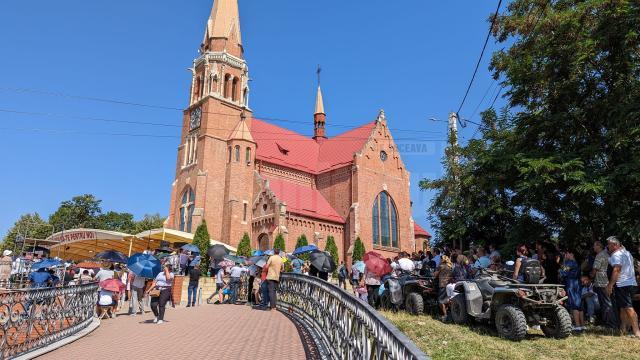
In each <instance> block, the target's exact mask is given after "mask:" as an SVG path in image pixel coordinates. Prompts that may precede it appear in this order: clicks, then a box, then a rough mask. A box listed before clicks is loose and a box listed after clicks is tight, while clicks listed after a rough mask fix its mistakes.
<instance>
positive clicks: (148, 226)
mask: <svg viewBox="0 0 640 360" xmlns="http://www.w3.org/2000/svg"><path fill="white" fill-rule="evenodd" d="M164 221H165V218H164V217H162V216H160V214H152V215H150V214H145V215H144V217H142V219H141V220H140V221H136V224H135V230H134V234H138V233H141V232H143V231H147V230H153V229H160V228H162V227H164Z"/></svg>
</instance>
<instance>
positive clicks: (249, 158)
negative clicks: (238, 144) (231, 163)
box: [245, 147, 251, 164]
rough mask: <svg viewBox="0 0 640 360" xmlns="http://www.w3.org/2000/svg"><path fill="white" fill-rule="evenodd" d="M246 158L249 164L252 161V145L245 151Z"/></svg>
mask: <svg viewBox="0 0 640 360" xmlns="http://www.w3.org/2000/svg"><path fill="white" fill-rule="evenodd" d="M245 158H246V161H247V164H250V163H251V148H250V147H247V150H246V152H245Z"/></svg>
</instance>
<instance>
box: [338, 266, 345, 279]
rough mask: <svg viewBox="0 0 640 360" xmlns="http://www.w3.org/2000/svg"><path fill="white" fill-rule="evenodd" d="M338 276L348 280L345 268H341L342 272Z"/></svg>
mask: <svg viewBox="0 0 640 360" xmlns="http://www.w3.org/2000/svg"><path fill="white" fill-rule="evenodd" d="M338 275H339V276H340V278H342V279H346V278H347V269H346V268H345V266H341V267H340V271H339V272H338Z"/></svg>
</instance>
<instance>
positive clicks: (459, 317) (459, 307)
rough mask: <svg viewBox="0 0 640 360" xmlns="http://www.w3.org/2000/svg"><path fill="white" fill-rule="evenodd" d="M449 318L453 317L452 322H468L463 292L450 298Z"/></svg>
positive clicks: (460, 323) (459, 323)
mask: <svg viewBox="0 0 640 360" xmlns="http://www.w3.org/2000/svg"><path fill="white" fill-rule="evenodd" d="M451 318H452V319H453V322H454V323H456V324H458V325H462V324H466V323H468V322H469V314H468V313H467V304H466V303H465V299H464V295H463V294H458V295H456V296H454V297H453V299H451Z"/></svg>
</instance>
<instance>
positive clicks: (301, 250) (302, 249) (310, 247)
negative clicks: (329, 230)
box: [292, 244, 318, 255]
mask: <svg viewBox="0 0 640 360" xmlns="http://www.w3.org/2000/svg"><path fill="white" fill-rule="evenodd" d="M317 250H318V247H317V246H315V245H313V244H312V245H305V246H301V247H299V248H297V249H295V250H294V251H293V253H292V254H293V255H300V254H304V253H310V252H314V251H317Z"/></svg>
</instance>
